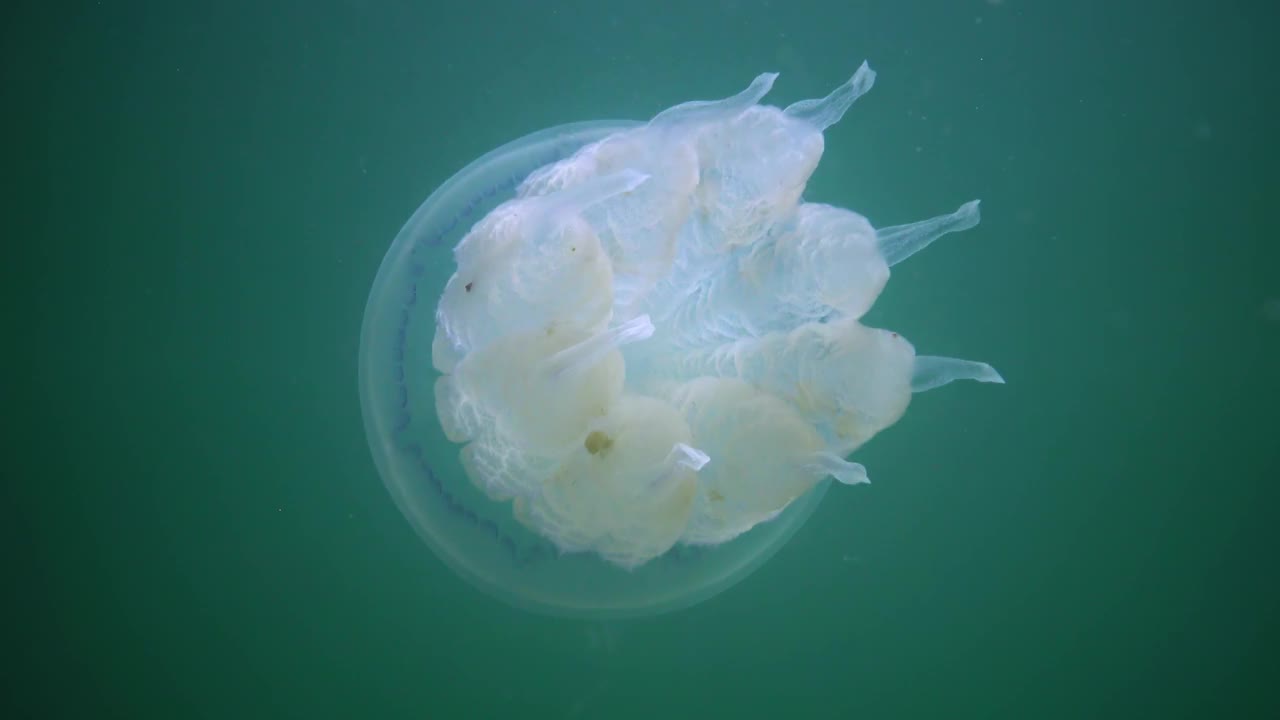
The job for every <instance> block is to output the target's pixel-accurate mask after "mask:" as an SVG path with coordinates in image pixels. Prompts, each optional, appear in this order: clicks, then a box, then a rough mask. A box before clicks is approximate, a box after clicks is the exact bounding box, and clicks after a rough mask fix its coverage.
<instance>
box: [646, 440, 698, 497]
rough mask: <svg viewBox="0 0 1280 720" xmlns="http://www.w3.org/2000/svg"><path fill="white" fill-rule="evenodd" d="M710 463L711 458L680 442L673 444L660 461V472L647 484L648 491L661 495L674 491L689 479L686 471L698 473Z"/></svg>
mask: <svg viewBox="0 0 1280 720" xmlns="http://www.w3.org/2000/svg"><path fill="white" fill-rule="evenodd" d="M710 461H711V458H710V457H709V456H708V455H707V454H706V453H704V452H702V451H701V450H699V449H697V448H695V447H693V446H691V445H687V444H685V443H682V442H678V443H675V444H674V445H672V446H671V452H669V453H667V457H666V459H665V460H663V461H662V470H661V471H659V473H658V476H657V477H655V478H654V479H653V481H652V482H651V483H650V484H649V490H650V491H651V492H652V493H654V494H656V495H662V494H664V493H666V492H668V491H670V490H672V489H675V488H677V487H679V486H680V483H681V482H683V481H684V480H685V479H686V478H688V477H689V476H688V475H687V474H686V473H687V471H690V470H692V471H693V472H698V471H699V470H701V469H702V468H703V467H705V466H706V464H707V463H708V462H710Z"/></svg>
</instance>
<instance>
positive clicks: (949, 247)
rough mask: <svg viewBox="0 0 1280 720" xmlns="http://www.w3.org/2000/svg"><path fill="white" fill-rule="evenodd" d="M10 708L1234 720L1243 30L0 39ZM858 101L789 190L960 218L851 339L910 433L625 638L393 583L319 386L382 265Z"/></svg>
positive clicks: (97, 10)
mask: <svg viewBox="0 0 1280 720" xmlns="http://www.w3.org/2000/svg"><path fill="white" fill-rule="evenodd" d="M3 14H4V22H3V24H2V25H0V32H3V36H4V43H3V44H2V45H0V47H2V48H3V52H4V62H3V64H2V65H0V72H2V73H3V78H4V84H3V88H4V97H5V99H6V102H5V108H6V113H5V115H6V117H7V118H8V120H9V122H8V123H7V125H6V127H7V128H8V131H7V133H6V136H7V138H8V139H9V145H10V149H9V163H8V168H9V172H8V176H9V180H10V189H9V191H8V192H7V193H6V196H7V197H6V200H7V203H6V204H7V205H8V206H9V209H8V211H7V212H6V213H5V215H6V217H5V227H6V232H5V238H6V241H7V243H6V247H7V248H9V252H8V260H9V261H8V262H7V263H5V264H4V265H3V272H4V280H5V283H4V285H5V289H6V295H7V297H8V300H7V301H6V303H5V307H6V310H7V312H6V317H7V319H8V323H9V327H10V328H11V332H10V335H11V337H12V338H13V339H14V341H13V342H12V343H11V344H10V345H9V346H8V347H7V349H6V352H5V353H4V357H5V361H6V364H5V367H6V368H7V370H8V373H7V374H8V377H9V383H8V385H7V387H6V389H5V391H4V398H5V399H6V401H7V403H6V404H7V406H8V413H7V418H8V422H7V423H6V432H5V434H6V436H7V437H8V442H7V444H6V447H7V449H8V453H7V455H8V458H9V461H8V462H7V463H6V466H7V468H8V472H7V473H6V475H5V478H6V482H5V483H4V487H5V488H6V492H5V495H6V500H7V502H6V507H7V508H8V514H7V518H8V522H6V523H4V526H5V527H6V529H7V531H6V539H7V541H8V542H6V543H5V545H6V546H7V548H8V556H9V564H10V566H11V568H12V570H11V572H10V579H11V582H10V590H9V593H10V596H11V598H13V600H12V601H11V604H10V607H11V610H10V613H9V616H10V620H11V625H12V629H11V635H10V638H11V639H10V643H9V648H10V655H11V658H10V663H9V665H10V666H11V667H17V668H19V670H18V672H17V673H16V674H15V673H14V672H13V671H12V670H11V671H10V678H11V679H12V680H13V681H14V683H15V688H14V690H12V691H10V692H9V693H6V695H7V697H6V700H5V703H6V704H8V703H13V704H14V706H15V708H16V712H13V713H5V714H6V716H15V717H41V718H46V717H72V716H75V717H84V716H90V717H131V718H134V717H157V718H161V717H163V718H186V717H208V718H243V717H309V718H315V717H371V718H401V717H404V718H473V717H474V718H481V717H530V718H533V717H549V718H633V717H635V718H640V717H646V718H647V717H664V718H686V717H688V718H704V719H705V718H711V717H721V716H724V717H731V716H732V717H803V718H809V717H814V718H829V717H870V718H888V717H914V716H921V717H981V718H993V717H1010V718H1027V717H1035V718H1042V717H1063V718H1080V717H1132V716H1141V717H1268V716H1271V715H1272V714H1273V713H1275V711H1276V706H1277V696H1276V691H1275V690H1274V687H1275V685H1274V681H1275V680H1276V678H1277V677H1278V671H1280V664H1278V662H1277V659H1276V655H1275V646H1276V642H1277V640H1280V637H1278V633H1277V622H1276V617H1277V607H1280V594H1278V593H1277V577H1276V568H1275V561H1274V559H1273V557H1272V553H1271V552H1270V551H1268V550H1267V548H1269V547H1273V546H1274V545H1275V541H1276V539H1277V538H1276V537H1275V535H1276V533H1275V530H1274V528H1273V527H1272V526H1271V524H1270V521H1271V515H1272V513H1273V511H1274V508H1275V507H1276V501H1277V500H1278V499H1280V498H1278V497H1277V491H1276V480H1277V479H1278V478H1280V450H1278V449H1277V448H1278V447H1280V445H1278V442H1277V439H1276V435H1277V432H1276V431H1277V421H1276V416H1275V406H1276V401H1277V400H1278V399H1280V380H1278V379H1277V377H1278V375H1277V372H1276V369H1277V364H1276V363H1277V361H1276V358H1277V357H1278V356H1280V263H1278V261H1280V251H1278V250H1277V244H1276V240H1275V237H1274V235H1275V232H1274V222H1273V218H1272V211H1273V210H1274V205H1275V203H1276V198H1277V197H1280V185H1278V184H1277V181H1276V177H1275V167H1276V166H1277V160H1278V159H1280V158H1277V152H1276V143H1275V142H1274V140H1273V138H1272V136H1271V130H1272V125H1274V117H1275V116H1276V110H1277V107H1276V90H1277V88H1276V82H1275V79H1274V77H1273V73H1271V72H1270V70H1269V69H1268V68H1270V67H1275V66H1276V65H1277V60H1278V58H1277V57H1276V53H1275V51H1274V50H1271V49H1270V48H1269V47H1267V44H1268V43H1269V42H1270V32H1269V27H1270V26H1272V25H1274V24H1275V21H1276V20H1277V18H1276V13H1275V11H1274V10H1273V9H1270V8H1264V4H1260V3H1221V4H1216V5H1215V4H1211V3H1189V2H1176V3H1155V2H1138V1H1136V0H1131V1H1128V2H1093V1H1087V2H1072V3H1048V2H1028V1H1026V0H1003V1H1002V2H996V1H995V0H985V1H984V0H955V1H951V0H948V1H945V2H944V1H941V0H931V1H928V2H924V1H921V2H828V3H819V2H782V1H781V0H774V2H756V1H753V0H738V1H736V2H735V1H732V0H726V1H725V2H710V1H707V2H688V3H674V2H673V3H659V2H632V3H621V2H613V1H610V2H547V3H533V2H516V1H515V0H511V1H509V2H505V3H483V2H480V3H443V2H419V3H400V2H396V3H391V2H327V1H326V2H274V3H212V4H210V3H205V4H181V3H180V4H174V3H158V2H135V3H118V2H110V1H109V0H104V1H103V2H101V3H96V2H87V3H82V4H80V5H77V6H75V7H59V8H53V7H47V8H41V9H39V10H36V9H33V8H12V9H8V10H6V11H4V13H3ZM863 59H868V60H869V61H870V62H871V63H872V64H873V66H875V68H876V69H877V71H878V72H879V73H880V76H879V79H878V81H877V85H876V87H875V89H874V90H873V91H872V92H871V93H870V94H869V95H868V96H867V97H865V98H864V99H863V100H861V101H860V102H859V103H858V104H857V105H856V106H855V109H854V111H853V112H852V113H851V114H850V116H849V117H848V118H846V120H845V121H844V122H843V123H841V124H840V125H838V126H837V127H835V128H833V129H832V130H831V131H829V132H828V135H827V154H826V157H825V159H824V162H823V165H822V166H821V167H820V169H819V171H818V173H817V175H816V176H815V178H814V180H813V182H812V184H811V186H810V192H809V196H810V197H812V198H813V199H815V200H821V201H827V202H832V203H835V204H838V205H847V206H850V207H853V208H856V209H858V210H859V211H861V212H863V213H865V214H866V215H867V216H868V217H870V218H871V220H872V221H873V222H875V223H877V224H895V223H901V222H908V221H911V220H914V219H918V218H920V217H925V216H928V215H930V214H934V213H937V212H941V211H947V210H950V209H952V208H954V207H955V206H956V205H958V204H959V203H960V202H963V201H965V200H968V199H970V198H973V197H979V198H982V200H983V220H982V224H981V225H980V226H979V227H978V228H977V229H975V230H973V231H970V232H968V233H965V234H964V235H963V236H957V238H955V239H953V240H948V241H944V242H940V243H938V244H937V245H936V246H934V247H932V248H930V249H929V251H928V252H927V253H924V254H922V255H920V256H919V257H918V258H913V259H912V260H911V261H910V262H909V263H907V264H904V265H902V266H900V268H895V274H894V280H893V282H892V283H891V284H890V286H889V289H888V291H887V292H886V293H885V295H884V296H883V297H882V299H881V301H880V302H879V304H878V305H877V307H876V309H875V311H874V313H873V314H872V315H871V316H870V320H871V321H872V322H873V323H876V324H883V325H886V326H890V327H893V328H894V329H900V330H901V331H902V332H904V333H906V334H907V335H908V336H909V337H911V338H912V340H913V341H914V342H915V343H916V344H917V346H918V347H921V348H922V349H927V350H928V351H935V350H936V351H938V352H939V353H941V354H953V355H957V356H961V357H976V358H981V359H984V360H989V361H991V362H992V364H994V365H995V366H996V367H997V368H999V369H1000V370H1001V372H1002V373H1003V374H1004V376H1005V378H1006V379H1007V380H1008V385H1006V386H1004V387H998V388H992V387H990V386H977V385H973V386H961V385H957V386H955V387H952V388H947V389H946V390H944V391H939V392H938V393H937V394H929V395H924V396H921V397H919V398H917V401H916V402H915V403H914V404H913V406H912V409H911V410H910V412H909V413H908V415H907V417H906V418H905V419H904V420H903V421H902V422H901V423H899V424H898V425H897V426H895V427H894V428H892V429H891V430H889V431H887V432H886V433H884V434H883V435H881V436H880V437H879V438H877V439H876V440H875V441H874V442H873V443H872V444H871V445H870V446H868V448H867V449H866V450H865V452H861V453H860V454H859V457H858V459H859V460H861V461H862V462H864V463H865V464H866V465H867V466H868V468H871V469H872V474H873V480H874V484H873V485H870V486H861V487H856V488H846V487H840V488H834V489H833V490H832V492H830V493H829V494H828V495H827V497H826V499H825V500H824V502H823V504H822V506H821V507H820V508H819V510H818V512H817V513H816V514H815V515H814V517H813V518H812V520H811V521H810V522H809V523H808V524H807V525H806V526H805V527H804V528H803V529H802V530H801V531H800V533H799V534H798V535H796V537H795V538H794V539H793V540H792V541H791V542H790V543H789V544H788V545H787V546H786V547H785V548H784V549H783V550H782V551H781V552H780V553H779V554H778V555H777V556H776V557H775V558H773V559H772V560H771V561H770V562H769V563H768V564H766V565H765V566H764V567H763V568H762V569H761V570H759V571H758V572H756V573H755V574H754V575H752V576H751V577H749V578H748V579H747V580H745V581H744V582H742V583H741V584H739V585H737V586H736V587H734V588H733V589H731V590H730V591H728V592H726V593H724V594H722V595H719V596H717V597H716V598H714V599H712V600H710V601H708V602H706V603H703V604H701V605H698V606H697V607H694V608H692V609H689V610H686V611H683V612H679V613H675V614H671V615H665V616H661V617H656V618H650V619H645V620H639V621H629V622H614V623H598V622H582V621H573V620H561V619H547V618H543V617H539V616H536V615H529V614H526V613H522V612H520V611H517V610H513V609H509V608H508V607H506V606H505V605H501V604H498V603H497V602H495V601H493V600H491V599H490V598H489V597H488V596H486V595H482V594H480V593H478V592H477V591H476V590H474V589H473V588H472V587H471V586H470V585H467V584H466V583H464V582H463V581H462V580H460V579H458V578H457V577H456V576H455V575H454V574H453V573H452V572H450V571H449V570H448V569H447V568H446V567H445V566H444V565H443V564H442V563H441V562H439V561H438V560H437V559H436V558H435V557H434V556H432V555H431V554H430V552H429V551H428V550H427V548H426V547H425V545H423V544H422V543H421V541H420V540H419V539H418V538H417V537H416V536H415V535H414V533H413V531H412V529H411V528H410V526H409V524H408V523H407V522H406V521H405V520H404V518H403V517H402V516H401V515H400V514H399V512H398V511H397V509H396V508H395V506H394V505H393V504H392V502H391V500H390V498H389V497H388V495H387V493H386V491H385V490H384V488H383V486H382V483H381V482H380V481H379V478H378V476H377V473H376V470H375V468H374V466H373V464H372V461H371V459H370V455H369V451H368V447H367V445H366V441H365V437H364V430H363V427H362V424H361V419H360V411H359V403H358V398H357V393H356V384H355V368H356V349H357V344H358V332H359V328H360V320H361V314H362V312H363V310H364V303H365V297H366V294H367V293H368V290H369V286H370V283H371V282H372V279H373V276H374V273H375V272H376V270H377V267H378V264H379V262H380V261H381V259H382V255H383V253H384V252H385V251H386V248H387V245H388V244H389V242H390V240H391V238H392V237H393V236H394V235H395V233H396V232H397V230H398V229H399V227H400V226H401V224H402V223H403V222H404V221H405V220H406V218H407V217H408V216H409V214H410V213H411V212H412V211H413V210H414V208H416V207H417V205H418V204H419V203H420V202H421V201H422V199H423V198H425V197H426V196H427V194H429V193H430V192H431V190H432V189H433V188H434V187H435V186H436V185H438V184H439V183H441V182H442V181H444V180H445V179H446V178H448V177H449V176H450V175H451V174H452V173H453V172H454V171H456V170H457V169H459V168H460V167H462V166H463V165H465V164H466V163H467V162H469V161H470V160H471V159H473V158H474V157H476V156H478V155H480V154H481V153H483V152H485V151H487V150H488V149H490V148H492V147H495V146H497V145H499V144H501V143H503V142H506V141H508V140H511V139H513V138H515V137H518V136H520V135H523V134H525V133H528V132H530V131H533V130H537V129H539V128H542V127H546V126H550V125H555V124H559V123H563V122H568V121H574V120H586V119H593V118H604V117H633V118H645V117H647V116H649V115H652V114H653V113H654V112H656V111H658V110H660V109H662V108H665V107H668V106H670V105H671V104H673V103H676V102H680V101H683V100H687V99H692V98H710V97H719V96H722V95H725V94H727V93H730V92H734V91H736V90H737V89H740V88H741V87H742V86H744V85H745V83H746V82H747V81H749V80H750V78H751V77H753V76H754V75H755V74H756V73H759V72H762V71H766V70H777V71H780V72H781V73H782V76H781V78H780V79H779V81H778V84H777V85H776V89H775V91H774V94H773V95H771V96H770V99H771V100H772V101H774V102H777V103H786V102H790V101H792V100H796V99H799V98H803V97H810V96H815V95H820V94H823V93H825V92H826V90H828V89H829V88H830V87H831V86H833V85H834V84H836V83H838V82H840V81H842V80H843V79H845V78H846V77H847V76H848V75H849V73H850V72H851V71H852V70H853V69H854V68H855V67H856V66H857V64H858V63H859V62H861V61H862V60H863Z"/></svg>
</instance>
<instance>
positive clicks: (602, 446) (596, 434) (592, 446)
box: [582, 430, 613, 455]
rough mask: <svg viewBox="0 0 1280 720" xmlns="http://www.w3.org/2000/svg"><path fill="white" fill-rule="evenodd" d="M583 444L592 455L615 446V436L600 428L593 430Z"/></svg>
mask: <svg viewBox="0 0 1280 720" xmlns="http://www.w3.org/2000/svg"><path fill="white" fill-rule="evenodd" d="M582 446H583V447H585V448H586V449H587V452H589V453H591V454H592V455H599V454H601V453H603V452H605V451H607V450H608V449H609V448H611V447H613V438H611V437H609V436H608V435H606V434H605V433H602V432H600V431H599V430H592V431H591V432H590V433H589V434H588V435H587V439H586V440H585V441H583V443H582Z"/></svg>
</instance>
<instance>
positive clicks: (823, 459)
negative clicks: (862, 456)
mask: <svg viewBox="0 0 1280 720" xmlns="http://www.w3.org/2000/svg"><path fill="white" fill-rule="evenodd" d="M806 467H807V468H808V469H810V470H812V471H814V472H817V473H821V474H822V475H823V476H824V477H825V476H827V475H830V476H831V477H833V478H835V479H836V481H838V482H840V483H841V484H844V485H857V484H859V483H869V482H871V480H870V479H869V478H868V477H867V468H866V467H864V466H863V465H862V463H856V462H851V461H849V460H846V459H844V458H842V457H840V456H839V455H836V454H835V453H833V452H828V451H826V450H823V451H821V452H816V453H814V454H813V455H811V456H810V458H809V464H808V465H807V466H806Z"/></svg>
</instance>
